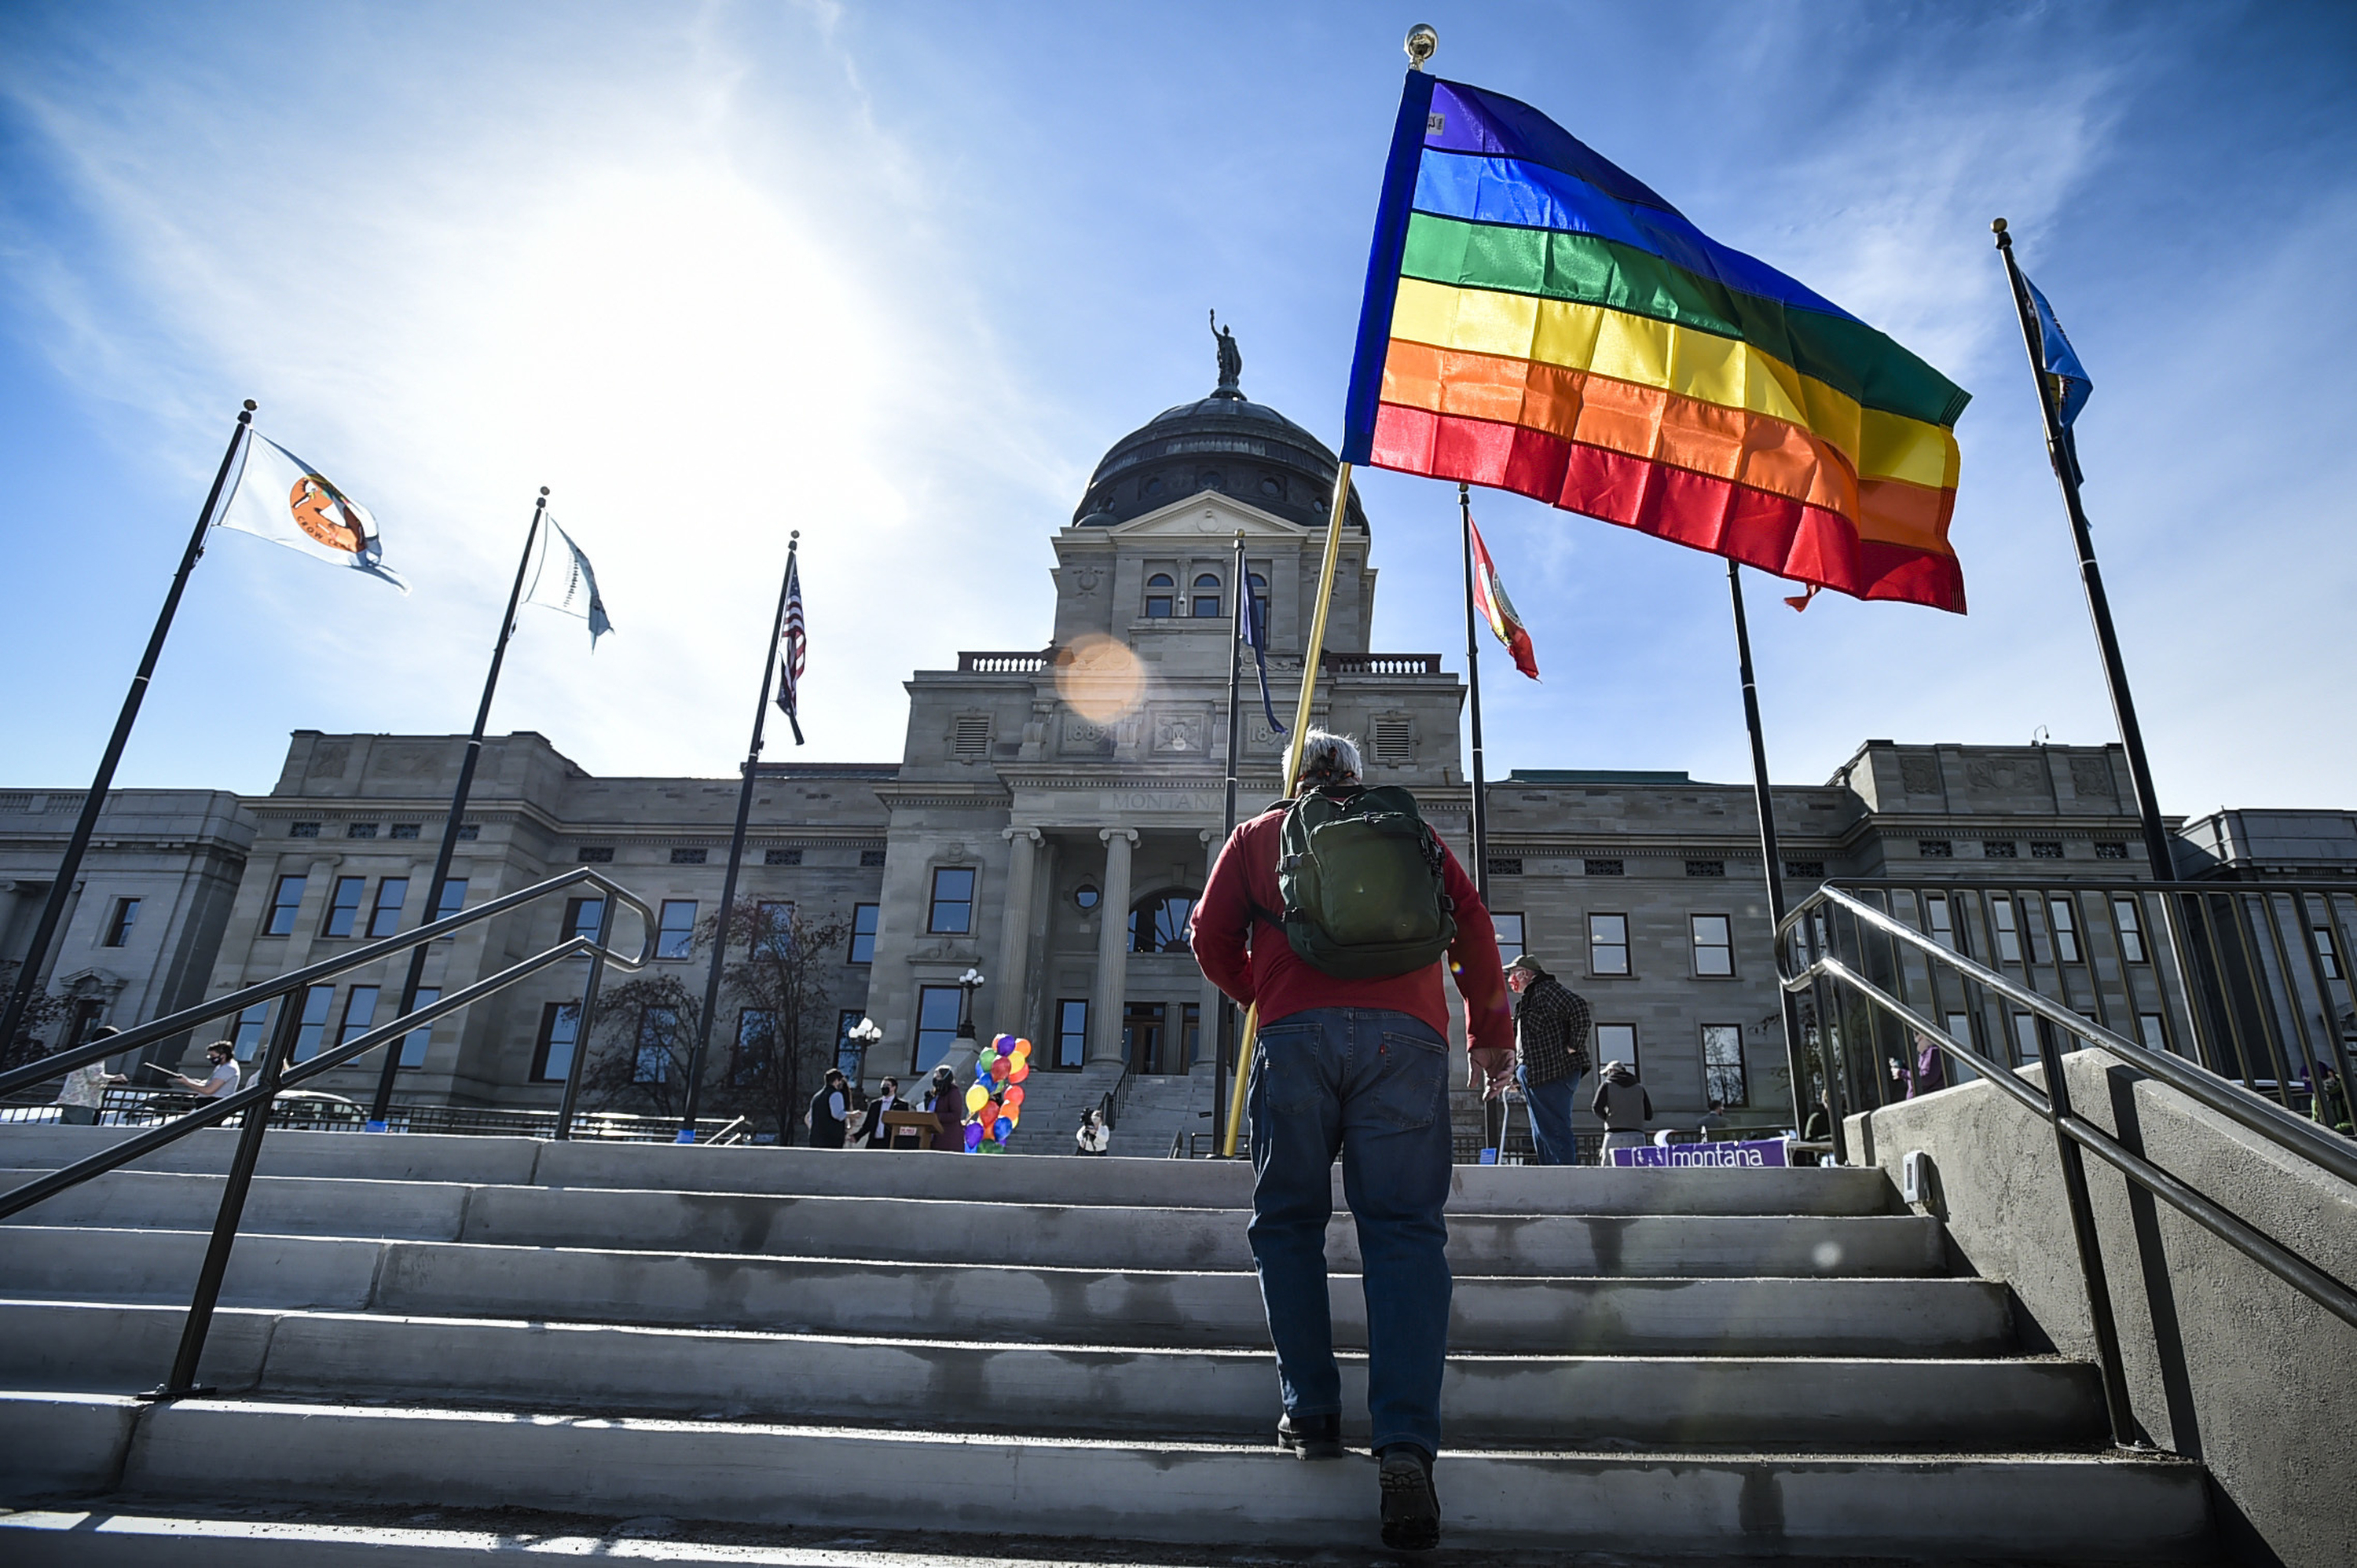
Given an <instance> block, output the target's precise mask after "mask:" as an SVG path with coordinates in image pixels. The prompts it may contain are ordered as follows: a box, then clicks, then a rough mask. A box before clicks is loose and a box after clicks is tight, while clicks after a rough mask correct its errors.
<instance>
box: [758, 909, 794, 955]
mask: <svg viewBox="0 0 2357 1568" xmlns="http://www.w3.org/2000/svg"><path fill="white" fill-rule="evenodd" d="M748 948H749V950H750V951H751V953H752V956H753V957H755V958H783V957H785V956H786V955H787V954H788V953H791V952H792V951H793V950H794V907H793V906H792V905H791V904H784V903H778V904H770V903H762V904H756V905H755V906H753V934H752V938H751V940H750V941H749V942H748Z"/></svg>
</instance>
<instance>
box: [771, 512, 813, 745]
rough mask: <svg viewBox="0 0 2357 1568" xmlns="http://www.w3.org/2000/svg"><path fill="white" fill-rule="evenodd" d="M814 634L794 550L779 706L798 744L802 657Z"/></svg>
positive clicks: (788, 557)
mask: <svg viewBox="0 0 2357 1568" xmlns="http://www.w3.org/2000/svg"><path fill="white" fill-rule="evenodd" d="M809 644H810V635H809V633H808V631H807V630H806V629H805V628H803V626H802V563H801V562H800V560H799V559H798V558H797V556H796V554H795V553H794V552H791V551H789V552H788V553H787V555H786V624H785V628H784V630H783V631H782V632H781V633H780V635H779V639H778V706H779V707H780V708H782V709H784V710H785V714H786V718H787V721H788V722H789V723H791V725H793V726H794V744H795V745H796V746H800V745H801V744H802V717H801V711H800V697H801V690H802V660H803V656H804V655H805V654H806V653H807V652H808V650H809Z"/></svg>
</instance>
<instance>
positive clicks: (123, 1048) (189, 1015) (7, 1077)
mask: <svg viewBox="0 0 2357 1568" xmlns="http://www.w3.org/2000/svg"><path fill="white" fill-rule="evenodd" d="M576 882H586V883H588V884H590V885H591V886H595V887H598V888H600V889H602V890H604V891H605V892H606V893H608V894H610V895H611V896H612V897H616V898H619V899H620V900H621V901H622V902H623V903H625V904H627V905H629V906H630V908H633V909H636V910H637V911H638V912H639V918H640V921H642V922H643V924H644V926H645V932H644V935H643V936H642V938H641V940H640V951H639V957H638V959H637V961H630V960H628V959H624V958H622V957H620V956H619V954H615V953H611V952H608V951H607V950H605V949H603V948H600V947H598V946H597V944H596V943H594V942H589V941H588V939H587V938H586V937H583V938H574V939H572V940H575V941H578V942H586V943H587V944H588V945H587V946H585V947H578V948H575V949H573V951H576V952H593V951H594V952H598V953H603V954H605V956H606V958H607V960H608V961H609V962H613V963H619V964H620V965H621V966H622V967H623V968H624V969H632V970H635V969H640V968H643V967H644V966H645V964H646V961H647V960H648V959H649V958H651V957H652V956H653V954H652V950H651V944H652V942H653V940H654V933H655V923H656V922H655V913H654V910H653V909H651V908H649V907H648V905H647V903H646V901H645V900H643V899H641V898H640V897H639V896H638V895H637V894H635V893H632V892H631V891H630V889H629V888H627V887H624V886H621V885H620V884H619V883H618V882H615V881H614V880H612V879H611V878H610V877H608V876H606V875H603V874H601V873H599V872H597V871H596V870H593V869H592V868H590V867H588V866H586V865H585V866H580V867H577V868H576V869H574V870H572V871H568V872H565V873H564V874H563V875H557V876H552V877H550V878H548V879H547V880H546V881H544V882H535V883H533V885H532V886H529V887H521V888H518V889H517V890H516V891H515V892H513V893H508V894H503V895H501V896H500V897H497V898H494V899H492V900H491V901H490V903H488V904H483V905H479V906H478V907H476V908H472V909H462V910H460V911H459V912H458V913H457V914H455V915H446V916H444V917H443V918H441V919H438V920H434V921H431V922H429V923H427V924H425V925H423V926H420V927H418V928H417V929H415V930H414V931H411V932H409V933H408V934H406V935H404V936H392V937H387V938H385V939H384V940H382V941H377V942H371V943H370V944H369V945H368V946H366V947H361V948H354V949H353V950H351V951H350V952H348V953H345V954H343V955H342V956H341V957H339V958H330V959H322V960H320V961H318V962H317V963H315V964H311V965H309V966H307V967H306V968H303V969H298V970H296V971H295V972H292V973H290V974H281V975H276V976H274V977H273V978H271V979H269V980H265V981H262V982H260V983H256V984H253V985H249V986H247V987H246V988H245V989H244V990H242V991H233V992H231V993H229V994H228V995H227V996H220V997H216V998H214V999H213V1000H212V1001H210V1002H199V1003H198V1004H196V1005H195V1006H193V1007H183V1008H182V1009H180V1011H178V1013H168V1014H167V1015H164V1016H163V1017H161V1018H158V1019H156V1020H155V1021H154V1022H153V1023H147V1024H142V1025H140V1026H137V1027H136V1028H132V1029H125V1030H124V1031H123V1032H122V1033H121V1034H118V1035H109V1036H106V1037H105V1038H104V1039H102V1040H92V1041H89V1042H87V1043H85V1044H82V1045H80V1046H76V1047H73V1048H72V1049H70V1050H63V1051H52V1052H50V1053H49V1054H48V1056H45V1057H42V1058H38V1059H37V1060H35V1061H32V1062H28V1063H27V1064H26V1065H25V1066H23V1067H20V1068H13V1069H10V1070H8V1071H6V1072H0V1097H5V1096H6V1095H8V1094H11V1093H13V1092H15V1091H16V1090H18V1089H20V1088H23V1087H24V1086H25V1085H27V1084H33V1083H41V1082H45V1081H47V1080H48V1079H53V1078H60V1077H63V1076H64V1075H65V1074H67V1073H69V1072H71V1071H72V1070H73V1069H76V1068H78V1067H84V1066H87V1065H88V1064H90V1063H91V1062H94V1061H102V1060H104V1059H105V1058H108V1057H113V1056H121V1055H123V1054H124V1053H125V1052H128V1051H135V1050H138V1049H140V1048H141V1047H145V1046H152V1045H154V1044H156V1042H157V1041H159V1040H167V1039H169V1038H171V1037H172V1036H174V1035H178V1034H184V1033H186V1032H188V1030H191V1029H194V1028H195V1027H196V1026H198V1025H199V1024H209V1023H210V1022H212V1020H214V1019H215V1018H226V1017H228V1016H230V1015H231V1014H235V1013H242V1012H244V1011H245V1010H246V1009H247V1008H248V1007H251V1006H253V1004H255V1003H257V1002H268V1001H271V1000H273V999H274V998H276V997H278V996H280V995H282V994H284V993H287V992H290V991H296V990H299V989H301V988H302V987H304V986H307V985H309V984H311V983H313V982H315V981H319V980H325V979H328V978H330V977H332V976H335V975H339V974H344V973H348V972H350V971H352V970H355V969H361V968H364V967H365V966H367V965H369V964H371V963H374V962H376V961H378V960H380V959H383V958H389V957H391V956H392V955H393V954H394V953H397V952H405V951H407V950H409V949H411V948H414V947H416V946H417V945H418V944H420V943H421V942H431V941H438V940H441V939H442V938H444V937H447V936H448V935H449V934H450V933H451V932H453V931H455V930H457V929H460V928H461V927H464V926H470V925H473V924H474V923H475V922H476V921H478V920H487V919H489V918H491V917H492V916H493V915H503V914H505V913H506V912H507V911H509V910H510V909H512V908H516V907H517V906H519V905H522V904H529V903H531V902H532V901H533V899H535V898H539V897H544V895H546V894H549V893H554V891H556V890H557V889H558V888H560V887H569V886H572V885H573V884H574V883H576ZM435 1016H436V1017H439V1016H440V1014H439V1013H436V1015H435Z"/></svg>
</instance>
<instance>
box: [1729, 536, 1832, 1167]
mask: <svg viewBox="0 0 2357 1568" xmlns="http://www.w3.org/2000/svg"><path fill="white" fill-rule="evenodd" d="M1727 597H1728V599H1729V600H1730V601H1731V602H1732V603H1733V605H1734V607H1735V662H1736V667H1737V670H1738V671H1739V672H1740V673H1741V675H1742V677H1743V723H1744V725H1745V727H1746V728H1748V729H1749V730H1750V732H1751V799H1752V802H1753V807H1754V809H1755V810H1756V811H1757V812H1758V813H1759V817H1760V864H1761V865H1762V866H1764V867H1765V868H1766V870H1767V873H1768V941H1769V947H1770V951H1771V952H1772V951H1773V950H1774V946H1775V941H1776V931H1777V929H1778V928H1779V927H1781V926H1782V925H1783V923H1784V862H1783V859H1782V858H1781V857H1782V853H1783V852H1782V851H1781V849H1779V848H1778V846H1777V843H1776V806H1775V802H1774V801H1772V800H1770V799H1769V796H1768V738H1767V736H1765V735H1763V734H1762V733H1761V732H1760V688H1759V687H1758V686H1757V685H1756V684H1755V683H1754V682H1753V681H1752V679H1751V628H1749V626H1748V625H1746V624H1745V621H1744V617H1743V568H1742V567H1741V566H1740V565H1738V564H1737V563H1736V562H1735V561H1734V560H1732V559H1729V560H1728V562H1727ZM1776 993H1777V996H1778V999H1779V1002H1780V1004H1781V1005H1780V1008H1779V1012H1780V1014H1781V1016H1782V1018H1783V1021H1784V1068H1785V1070H1786V1071H1787V1072H1789V1073H1790V1074H1792V1131H1793V1132H1795V1133H1799V1132H1802V1131H1803V1130H1804V1129H1805V1128H1806V1127H1807V1126H1808V1124H1809V1118H1808V1111H1807V1105H1808V1101H1807V1100H1806V1098H1805V1097H1806V1096H1807V1094H1808V1092H1809V1080H1808V1075H1807V1073H1806V1072H1805V1071H1804V1070H1803V1064H1802V1061H1801V1030H1800V1018H1799V1012H1800V1008H1799V1004H1797V1003H1796V1002H1794V1000H1793V998H1792V993H1791V992H1789V991H1787V990H1785V989H1784V988H1783V987H1782V986H1781V985H1779V986H1778V987H1777V988H1776ZM1738 1048H1740V1047H1738ZM1706 1088H1707V1086H1706Z"/></svg>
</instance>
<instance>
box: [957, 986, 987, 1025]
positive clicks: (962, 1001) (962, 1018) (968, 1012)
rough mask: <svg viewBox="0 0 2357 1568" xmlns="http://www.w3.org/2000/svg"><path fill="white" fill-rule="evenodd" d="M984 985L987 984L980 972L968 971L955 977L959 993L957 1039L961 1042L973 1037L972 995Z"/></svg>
mask: <svg viewBox="0 0 2357 1568" xmlns="http://www.w3.org/2000/svg"><path fill="white" fill-rule="evenodd" d="M986 983H987V982H985V980H984V979H983V977H982V971H980V970H978V969H969V970H967V971H966V972H964V973H963V974H961V975H959V976H958V977H957V987H958V992H959V995H958V1032H957V1037H958V1038H959V1039H961V1040H971V1039H973V1038H974V1037H975V1036H974V993H975V992H977V991H979V990H981V989H982V988H983V986H984V985H985V984H986Z"/></svg>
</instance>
